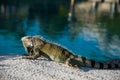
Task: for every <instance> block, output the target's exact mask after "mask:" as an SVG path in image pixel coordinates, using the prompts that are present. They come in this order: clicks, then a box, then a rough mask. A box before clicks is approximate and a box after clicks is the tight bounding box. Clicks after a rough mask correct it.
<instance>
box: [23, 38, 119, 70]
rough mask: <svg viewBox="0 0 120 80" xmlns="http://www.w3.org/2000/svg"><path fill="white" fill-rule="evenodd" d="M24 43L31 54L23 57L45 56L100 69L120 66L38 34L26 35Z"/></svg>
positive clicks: (71, 64) (73, 65)
mask: <svg viewBox="0 0 120 80" xmlns="http://www.w3.org/2000/svg"><path fill="white" fill-rule="evenodd" d="M22 43H23V45H24V47H25V49H26V51H27V52H28V54H29V55H28V56H23V57H22V58H23V59H37V58H38V57H41V56H43V57H45V58H47V59H49V60H52V61H55V62H58V63H64V64H67V65H69V66H72V67H78V68H80V67H81V66H85V67H93V68H100V69H111V68H120V64H114V63H109V64H108V63H105V62H104V63H101V62H96V61H94V60H90V59H87V58H85V57H81V56H77V55H74V54H72V53H71V52H70V51H68V50H67V49H65V48H63V47H61V46H58V45H56V44H53V43H50V42H47V41H44V40H42V39H41V38H40V37H37V36H25V37H23V38H22Z"/></svg>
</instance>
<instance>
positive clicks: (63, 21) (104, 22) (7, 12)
mask: <svg viewBox="0 0 120 80" xmlns="http://www.w3.org/2000/svg"><path fill="white" fill-rule="evenodd" d="M36 1H37V0H36ZM46 1H47V0H45V1H43V2H42V1H40V2H29V3H27V2H26V3H22V2H21V3H20V2H16V3H12V2H11V3H6V4H5V3H2V4H1V5H0V6H1V9H0V10H1V11H0V55H8V54H26V52H25V50H24V48H23V46H22V43H21V37H23V36H27V35H29V36H34V35H39V36H42V37H44V39H46V40H48V41H50V42H53V43H57V44H59V45H61V46H63V47H65V48H67V49H69V50H70V51H71V52H73V53H74V54H76V55H82V56H84V57H87V58H90V59H94V60H98V61H105V60H110V59H116V58H120V45H119V44H120V22H119V21H120V17H119V16H117V17H116V16H114V17H113V18H111V17H110V16H106V15H105V16H102V17H100V16H97V18H96V19H95V20H94V21H91V20H89V21H86V20H85V19H83V20H82V19H81V18H80V16H77V15H74V16H75V17H76V20H75V19H74V20H71V21H68V13H69V11H70V5H69V4H70V2H66V1H56V2H53V3H52V2H46ZM80 15H81V16H83V17H84V15H83V14H80ZM77 18H79V19H81V21H77Z"/></svg>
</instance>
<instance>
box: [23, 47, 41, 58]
mask: <svg viewBox="0 0 120 80" xmlns="http://www.w3.org/2000/svg"><path fill="white" fill-rule="evenodd" d="M31 51H32V50H31ZM29 53H30V54H32V55H28V56H22V59H37V58H38V57H40V56H41V55H40V53H39V49H38V48H36V49H34V50H33V51H32V52H29Z"/></svg>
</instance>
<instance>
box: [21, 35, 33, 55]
mask: <svg viewBox="0 0 120 80" xmlns="http://www.w3.org/2000/svg"><path fill="white" fill-rule="evenodd" d="M21 40H22V43H23V46H24V48H25V50H26V51H27V52H28V54H29V55H32V53H33V47H34V45H33V38H32V37H31V36H25V37H22V39H21Z"/></svg>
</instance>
